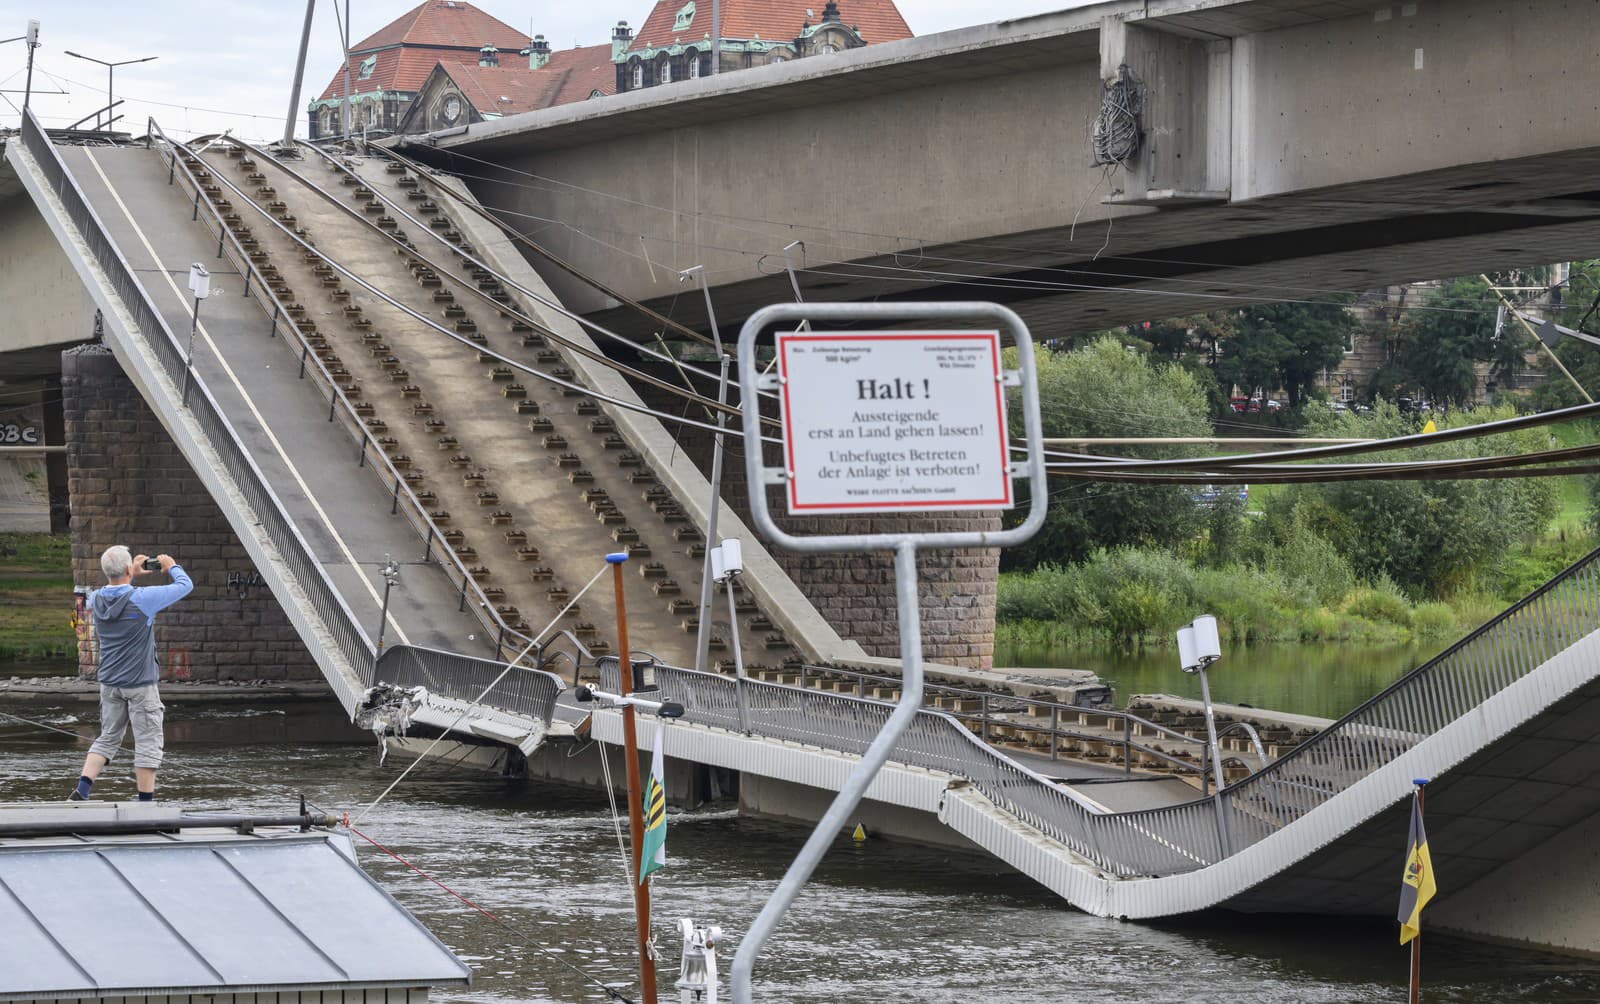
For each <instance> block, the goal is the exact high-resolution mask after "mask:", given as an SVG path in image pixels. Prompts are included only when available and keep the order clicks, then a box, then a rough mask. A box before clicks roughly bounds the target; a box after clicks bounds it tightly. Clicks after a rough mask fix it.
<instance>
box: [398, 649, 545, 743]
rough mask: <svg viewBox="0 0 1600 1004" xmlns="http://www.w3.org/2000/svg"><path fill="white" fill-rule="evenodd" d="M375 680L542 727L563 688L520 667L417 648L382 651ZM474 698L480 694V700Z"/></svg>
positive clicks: (540, 672)
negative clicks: (476, 705) (474, 703)
mask: <svg viewBox="0 0 1600 1004" xmlns="http://www.w3.org/2000/svg"><path fill="white" fill-rule="evenodd" d="M501 674H504V677H503V678H500V677H501ZM377 675H378V678H379V679H380V680H383V681H384V682H386V683H392V684H395V685H396V686H400V687H417V686H421V687H427V688H428V691H429V692H430V693H433V694H438V695H439V696H441V697H449V698H453V699H455V700H458V701H468V702H472V701H478V703H480V704H482V705H483V706H485V707H489V708H495V709H497V710H500V711H505V712H509V713H511V714H514V715H522V716H525V717H527V718H531V719H533V720H534V721H537V722H542V723H544V724H545V725H547V726H548V725H549V724H550V719H551V718H552V717H553V716H554V715H555V710H556V699H557V698H558V697H560V696H561V692H562V691H563V690H565V689H566V684H565V683H563V682H562V681H561V679H560V677H558V676H556V675H555V674H554V673H548V672H545V671H543V670H538V669H529V668H526V667H523V666H517V667H514V668H513V669H511V671H510V672H507V671H506V664H505V663H503V662H495V661H494V660H492V659H479V658H475V657H473V656H470V655H460V654H458V653H455V652H445V651H442V650H440V649H435V648H424V647H422V646H420V645H396V646H395V647H393V648H386V649H384V650H383V654H382V655H380V656H379V657H378V670H377ZM497 678H500V679H499V682H496V679H497ZM491 684H492V686H491ZM485 690H487V691H488V693H487V694H484V691H485ZM479 695H484V696H483V699H482V700H481V701H479V700H478V698H479Z"/></svg>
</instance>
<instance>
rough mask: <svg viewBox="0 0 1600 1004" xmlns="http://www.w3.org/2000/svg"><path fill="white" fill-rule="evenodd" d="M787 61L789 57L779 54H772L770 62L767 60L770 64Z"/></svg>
mask: <svg viewBox="0 0 1600 1004" xmlns="http://www.w3.org/2000/svg"><path fill="white" fill-rule="evenodd" d="M788 61H789V57H788V56H785V55H784V54H783V53H781V52H774V53H773V54H772V58H771V59H770V60H768V62H771V63H787V62H788Z"/></svg>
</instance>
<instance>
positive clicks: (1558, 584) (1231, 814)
mask: <svg viewBox="0 0 1600 1004" xmlns="http://www.w3.org/2000/svg"><path fill="white" fill-rule="evenodd" d="M1597 630H1600V550H1597V551H1594V552H1591V553H1590V554H1588V555H1586V556H1585V557H1584V558H1582V559H1580V560H1579V561H1578V562H1577V563H1575V564H1574V565H1572V566H1571V567H1570V568H1568V569H1567V570H1566V571H1564V572H1562V573H1561V574H1560V575H1557V576H1556V577H1555V578H1553V579H1551V580H1550V581H1549V582H1547V583H1546V584H1545V585H1544V586H1542V587H1540V588H1539V589H1538V590H1536V591H1535V592H1533V593H1532V594H1530V595H1529V596H1527V597H1526V598H1524V599H1523V600H1521V601H1520V602H1518V603H1517V604H1516V605H1514V606H1512V607H1511V608H1510V609H1508V610H1506V611H1505V612H1504V613H1502V614H1500V615H1499V616H1497V617H1495V618H1494V619H1492V620H1490V621H1489V622H1488V623H1486V624H1484V625H1483V626H1482V627H1480V628H1478V629H1477V630H1476V631H1473V632H1472V633H1471V634H1469V635H1467V636H1466V637H1465V638H1463V639H1461V640H1460V641H1459V642H1457V643H1456V644H1454V645H1452V646H1450V648H1448V649H1446V650H1445V651H1444V652H1442V653H1440V654H1439V655H1438V656H1436V657H1434V658H1433V659H1431V660H1429V661H1428V662H1426V663H1424V664H1423V665H1422V666H1419V667H1418V668H1417V669H1415V670H1413V671H1412V672H1410V673H1408V674H1406V676H1404V677H1402V678H1401V679H1400V680H1398V681H1397V682H1395V683H1394V684H1393V685H1392V686H1390V687H1388V688H1387V689H1386V690H1384V691H1383V692H1382V693H1380V694H1378V695H1377V696H1376V697H1374V698H1372V699H1371V700H1369V701H1367V702H1366V703H1365V704H1362V705H1361V706H1360V707H1358V708H1356V709H1355V710H1354V711H1352V712H1350V714H1348V715H1346V716H1345V717H1343V718H1341V719H1340V720H1339V721H1337V722H1335V723H1334V724H1333V725H1331V726H1329V727H1328V728H1326V729H1324V730H1323V731H1322V732H1320V733H1319V734H1317V735H1316V736H1314V737H1312V738H1311V739H1308V740H1307V741H1306V742H1305V743H1303V744H1301V745H1300V746H1299V747H1297V748H1296V749H1295V750H1293V751H1292V752H1290V753H1289V754H1287V755H1285V756H1283V757H1281V758H1280V759H1278V760H1277V761H1275V762H1273V763H1272V764H1270V765H1268V766H1267V767H1266V768H1265V769H1264V770H1261V771H1259V772H1257V773H1255V774H1253V775H1251V776H1250V777H1248V778H1245V779H1243V780H1241V781H1240V782H1238V783H1237V784H1234V785H1232V786H1231V787H1228V788H1225V789H1224V790H1223V791H1222V794H1221V798H1222V800H1223V804H1224V805H1225V806H1226V808H1227V810H1228V811H1227V814H1226V827H1227V833H1226V837H1227V839H1228V844H1227V847H1228V849H1229V850H1230V851H1238V850H1240V849H1241V848H1243V847H1246V846H1249V845H1250V844H1253V843H1255V842H1256V841H1258V840H1261V839H1263V838H1265V837H1267V836H1269V835H1270V834H1272V833H1275V832H1277V831H1278V830H1280V829H1282V828H1283V827H1285V826H1287V825H1289V824H1290V823H1292V822H1294V821H1295V820H1297V819H1300V818H1302V817H1304V816H1305V815H1307V814H1308V813H1310V812H1312V811H1314V810H1315V809H1316V808H1317V807H1318V806H1320V805H1322V804H1323V803H1325V802H1327V801H1328V800H1329V799H1331V798H1332V797H1333V796H1335V795H1337V794H1338V793H1339V792H1341V791H1343V790H1345V789H1346V788H1348V787H1350V785H1352V784H1354V783H1355V782H1357V781H1359V780H1360V779H1362V778H1363V777H1366V776H1367V775H1369V774H1371V773H1372V772H1373V771H1375V770H1377V769H1378V768H1380V767H1382V766H1384V765H1385V764H1388V763H1390V762H1392V761H1393V760H1394V759H1395V758H1396V757H1398V756H1400V755H1401V754H1403V753H1405V752H1406V751H1407V750H1410V749H1411V748H1412V747H1414V746H1416V745H1417V744H1418V743H1420V742H1422V741H1423V740H1424V739H1426V738H1428V737H1429V736H1431V735H1433V734H1435V733H1437V732H1438V731H1440V730H1441V729H1443V728H1445V727H1446V726H1448V725H1449V724H1450V723H1452V722H1454V721H1456V720H1458V719H1460V718H1461V717H1462V716H1464V715H1466V714H1467V713H1469V712H1470V711H1472V709H1473V708H1475V707H1477V706H1478V705H1480V704H1482V703H1483V702H1484V701H1485V700H1487V699H1488V698H1489V697H1491V696H1493V695H1494V694H1496V693H1499V692H1500V691H1502V690H1504V689H1506V688H1507V687H1509V686H1511V685H1513V684H1515V683H1516V682H1517V681H1518V680H1521V679H1522V678H1523V677H1525V676H1527V675H1528V674H1529V673H1531V672H1532V671H1533V670H1534V669H1536V668H1538V667H1539V666H1540V665H1542V664H1543V663H1545V662H1547V661H1549V660H1550V659H1551V658H1553V657H1554V656H1555V655H1557V654H1558V653H1560V652H1561V651H1563V650H1565V649H1567V648H1570V647H1571V646H1573V645H1575V644H1576V643H1577V642H1579V641H1580V640H1582V639H1583V638H1584V637H1585V636H1587V635H1589V634H1591V633H1593V632H1594V631H1597ZM1162 811H1163V810H1155V811H1154V812H1153V813H1150V814H1149V815H1151V816H1158V815H1159V814H1160V813H1161V812H1162ZM1150 825H1153V826H1157V827H1158V828H1159V825H1160V824H1158V823H1155V822H1154V820H1152V821H1150Z"/></svg>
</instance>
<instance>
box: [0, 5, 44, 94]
mask: <svg viewBox="0 0 1600 1004" xmlns="http://www.w3.org/2000/svg"><path fill="white" fill-rule="evenodd" d="M7 42H26V43H27V44H28V82H27V83H26V84H24V85H23V90H22V111H23V114H27V111H28V99H30V98H32V97H33V50H35V49H37V48H38V47H39V21H38V19H36V18H35V19H30V20H29V21H28V33H27V34H26V35H18V36H17V37H15V38H0V45H5V44H6V43H7ZM13 107H15V106H13Z"/></svg>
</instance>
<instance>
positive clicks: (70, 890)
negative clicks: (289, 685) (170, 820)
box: [0, 833, 470, 1000]
mask: <svg viewBox="0 0 1600 1004" xmlns="http://www.w3.org/2000/svg"><path fill="white" fill-rule="evenodd" d="M0 932H4V935H3V936H0V1000H11V999H19V998H30V997H44V996H55V995H60V996H92V995H106V994H116V995H123V994H135V993H148V994H178V993H209V992H218V991H226V992H263V991H267V992H271V991H288V990H307V989H334V988H361V987H372V988H376V987H391V986H410V987H416V986H428V985H434V986H439V985H454V986H463V985H466V984H468V983H469V982H470V973H469V971H468V970H467V968H466V966H465V965H463V964H462V963H461V961H460V960H458V959H457V958H456V957H455V956H454V955H453V954H451V952H450V950H449V949H448V948H446V947H445V946H444V945H443V944H441V943H440V942H439V941H438V939H436V938H435V937H434V936H433V935H432V934H430V933H429V932H428V930H427V929H426V928H424V927H423V926H422V925H421V924H420V923H419V922H418V921H417V920H416V919H415V918H414V917H412V916H411V914H410V913H408V912H407V911H406V910H405V908H404V907H402V906H401V905H400V904H399V903H397V902H395V901H394V899H392V898H391V897H390V896H389V895H388V893H386V892H384V891H383V889H382V888H380V887H379V886H378V885H377V883H375V882H374V881H373V880H372V879H371V878H370V877H369V876H368V875H367V874H366V872H364V871H362V870H361V868H360V866H359V865H357V864H356V862H355V855H354V851H353V849H352V848H351V847H350V841H349V838H348V837H346V836H343V835H341V834H327V833H310V834H294V835H285V836H274V837H270V838H264V837H254V838H250V837H245V838H240V837H231V838H230V837H228V836H223V835H218V836H216V837H214V838H213V839H195V838H194V837H192V836H187V835H186V837H185V839H181V840H172V839H169V838H163V837H155V838H149V837H146V838H142V839H132V840H130V839H127V838H121V839H117V838H107V839H104V840H84V841H81V842H77V843H64V842H60V841H51V840H46V841H38V842H24V841H14V842H11V841H8V842H6V843H5V844H4V845H0Z"/></svg>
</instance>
